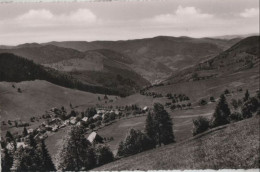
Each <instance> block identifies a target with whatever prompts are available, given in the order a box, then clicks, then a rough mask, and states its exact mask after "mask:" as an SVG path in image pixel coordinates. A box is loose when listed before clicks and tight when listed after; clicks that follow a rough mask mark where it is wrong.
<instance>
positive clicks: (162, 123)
mask: <svg viewBox="0 0 260 172" xmlns="http://www.w3.org/2000/svg"><path fill="white" fill-rule="evenodd" d="M154 123H155V131H156V133H157V143H158V144H159V146H160V145H161V144H162V143H163V144H165V145H166V144H169V143H173V142H174V134H173V128H172V120H171V118H170V116H169V114H168V112H167V111H166V110H165V109H164V107H163V105H162V104H160V103H155V104H154Z"/></svg>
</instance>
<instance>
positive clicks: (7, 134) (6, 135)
mask: <svg viewBox="0 0 260 172" xmlns="http://www.w3.org/2000/svg"><path fill="white" fill-rule="evenodd" d="M5 137H6V141H7V142H10V141H12V140H14V137H13V135H12V134H11V133H10V131H7V132H6V134H5Z"/></svg>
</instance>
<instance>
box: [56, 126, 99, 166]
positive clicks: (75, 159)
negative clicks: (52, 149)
mask: <svg viewBox="0 0 260 172" xmlns="http://www.w3.org/2000/svg"><path fill="white" fill-rule="evenodd" d="M57 159H58V170H62V171H79V170H89V169H91V168H93V167H95V165H96V159H95V152H94V149H93V148H92V146H91V144H90V143H89V141H88V140H87V139H86V138H85V137H84V130H83V128H81V127H72V129H71V130H70V132H69V133H68V136H67V137H65V138H64V140H63V146H62V148H61V150H60V151H59V154H58V158H57Z"/></svg>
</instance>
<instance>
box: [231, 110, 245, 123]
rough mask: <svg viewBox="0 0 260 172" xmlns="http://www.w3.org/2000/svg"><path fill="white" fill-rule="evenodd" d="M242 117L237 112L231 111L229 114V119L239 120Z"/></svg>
mask: <svg viewBox="0 0 260 172" xmlns="http://www.w3.org/2000/svg"><path fill="white" fill-rule="evenodd" d="M242 119H243V116H242V114H241V113H239V112H233V113H232V114H231V115H230V121H233V122H236V121H241V120H242Z"/></svg>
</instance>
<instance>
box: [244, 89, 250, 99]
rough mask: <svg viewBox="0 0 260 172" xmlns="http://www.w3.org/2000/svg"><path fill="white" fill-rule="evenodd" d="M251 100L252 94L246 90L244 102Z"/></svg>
mask: <svg viewBox="0 0 260 172" xmlns="http://www.w3.org/2000/svg"><path fill="white" fill-rule="evenodd" d="M249 98H250V94H249V92H248V90H246V93H245V97H244V98H243V100H244V102H246V101H247V100H249Z"/></svg>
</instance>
